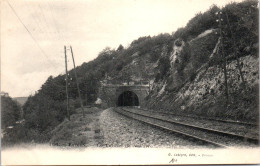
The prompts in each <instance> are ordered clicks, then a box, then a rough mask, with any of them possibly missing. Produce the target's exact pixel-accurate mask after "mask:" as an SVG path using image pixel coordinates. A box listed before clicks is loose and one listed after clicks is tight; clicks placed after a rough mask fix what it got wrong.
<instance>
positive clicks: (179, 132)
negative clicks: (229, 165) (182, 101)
mask: <svg viewBox="0 0 260 166" xmlns="http://www.w3.org/2000/svg"><path fill="white" fill-rule="evenodd" d="M116 112H117V113H119V114H121V115H124V116H126V117H129V118H132V119H135V120H138V121H140V122H143V123H146V124H149V125H151V126H155V127H157V128H161V129H164V130H166V131H170V132H173V133H178V134H181V135H184V136H187V137H190V138H193V139H196V140H198V141H202V142H205V143H208V144H211V145H215V146H216V147H220V148H227V147H228V146H226V145H223V144H220V143H217V142H214V141H211V140H207V139H203V138H200V137H197V136H195V135H191V134H188V133H185V132H182V131H179V130H174V129H171V128H168V127H165V126H162V125H158V124H154V123H151V122H147V121H145V120H141V119H138V118H135V117H132V116H130V115H127V114H125V113H123V112H120V111H116Z"/></svg>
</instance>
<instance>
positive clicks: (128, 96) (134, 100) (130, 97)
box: [117, 91, 139, 106]
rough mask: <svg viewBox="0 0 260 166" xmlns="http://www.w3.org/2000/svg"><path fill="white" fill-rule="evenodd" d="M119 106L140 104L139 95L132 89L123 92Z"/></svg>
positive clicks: (119, 98)
mask: <svg viewBox="0 0 260 166" xmlns="http://www.w3.org/2000/svg"><path fill="white" fill-rule="evenodd" d="M117 105H118V106H139V101H138V96H137V95H136V94H135V93H134V92H131V91H125V92H123V93H121V94H120V95H119V97H118V101H117Z"/></svg>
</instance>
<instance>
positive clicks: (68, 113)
mask: <svg viewBox="0 0 260 166" xmlns="http://www.w3.org/2000/svg"><path fill="white" fill-rule="evenodd" d="M64 54H65V71H66V79H65V80H66V97H67V116H68V119H69V120H70V111H69V94H68V67H67V54H66V46H64Z"/></svg>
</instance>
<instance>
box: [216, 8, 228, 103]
mask: <svg viewBox="0 0 260 166" xmlns="http://www.w3.org/2000/svg"><path fill="white" fill-rule="evenodd" d="M217 15H218V20H217V22H219V30H220V41H221V52H222V59H223V60H224V64H223V69H224V79H225V81H224V84H225V94H226V105H228V100H229V96H228V84H227V59H226V56H225V51H224V45H223V34H222V24H221V22H222V21H223V19H222V18H221V16H220V15H222V12H221V11H220V12H217Z"/></svg>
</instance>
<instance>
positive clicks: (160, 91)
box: [23, 1, 259, 142]
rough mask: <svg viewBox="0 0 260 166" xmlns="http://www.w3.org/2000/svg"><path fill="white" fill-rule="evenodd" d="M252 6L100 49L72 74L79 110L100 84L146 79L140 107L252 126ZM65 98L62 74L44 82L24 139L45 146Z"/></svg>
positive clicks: (31, 105) (27, 111) (30, 108)
mask: <svg viewBox="0 0 260 166" xmlns="http://www.w3.org/2000/svg"><path fill="white" fill-rule="evenodd" d="M257 4H258V2H257V1H244V2H242V3H231V4H229V5H227V6H225V7H224V8H222V9H219V8H218V7H217V6H212V7H211V8H210V9H209V10H208V11H206V12H205V13H198V14H197V15H196V16H195V17H194V18H192V19H191V20H190V21H189V22H188V24H187V25H186V26H185V27H183V28H180V29H178V30H177V31H176V32H173V33H172V34H160V35H157V36H152V37H151V36H145V37H140V38H138V39H137V40H134V41H133V42H132V43H131V44H130V45H129V46H128V47H126V48H124V47H123V46H122V45H119V47H118V48H117V49H111V48H109V47H108V48H105V49H104V50H102V51H101V52H100V53H99V55H98V57H97V58H96V59H95V60H93V61H90V62H88V63H83V64H82V65H81V66H78V67H77V68H76V72H77V74H78V77H79V86H80V91H81V94H82V96H83V101H84V105H90V104H93V103H94V102H95V101H96V99H97V98H98V97H100V96H99V93H98V92H99V88H100V82H101V81H111V82H112V83H119V82H120V83H123V82H129V81H133V82H139V81H141V80H145V81H150V83H151V84H152V89H151V93H150V94H149V96H148V97H147V98H146V101H145V103H146V106H147V108H153V109H155V110H159V109H160V110H164V111H172V112H175V113H178V114H192V115H200V116H212V117H218V118H228V119H233V120H242V121H256V120H257V119H258V94H259V93H258V79H259V69H258V7H257ZM220 10H221V13H219V11H220ZM217 12H218V13H219V14H221V16H220V17H221V19H222V25H221V26H220V25H219V22H217V21H216V20H217V19H219V18H218V15H216V13H217ZM224 64H226V65H224ZM224 70H226V72H224ZM240 71H241V72H240ZM73 72H74V71H73V70H71V71H69V75H70V78H69V80H70V81H69V84H70V86H69V95H70V98H71V99H70V103H71V113H72V114H73V113H74V112H75V111H74V110H75V108H77V107H79V101H78V95H77V89H76V82H75V78H74V74H73ZM225 75H226V76H227V79H225ZM227 89H228V90H227ZM226 90H227V91H226ZM226 92H227V93H226ZM65 99H66V95H65V76H64V75H59V76H57V77H52V76H50V77H49V78H48V79H47V80H46V82H45V83H44V84H43V85H42V87H41V88H40V90H39V91H38V93H37V94H35V95H34V96H30V97H29V98H28V100H27V102H26V103H25V104H24V106H23V110H24V118H25V126H24V127H25V129H26V130H27V131H28V133H30V134H29V135H27V138H26V139H28V140H32V139H35V138H36V137H37V138H40V139H36V141H39V142H44V141H49V139H50V138H51V131H52V130H53V128H54V127H55V126H57V125H59V124H60V123H61V122H62V121H63V120H64V119H65V117H66V102H65Z"/></svg>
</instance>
